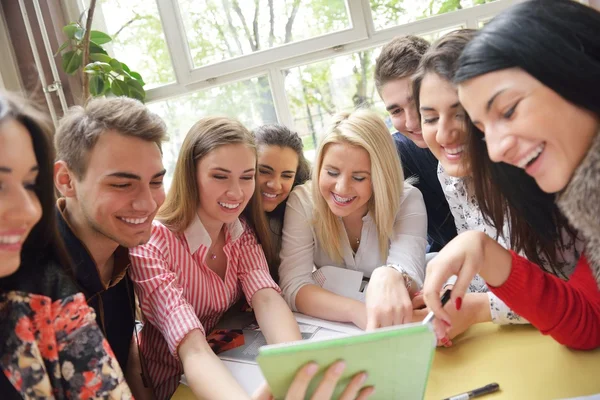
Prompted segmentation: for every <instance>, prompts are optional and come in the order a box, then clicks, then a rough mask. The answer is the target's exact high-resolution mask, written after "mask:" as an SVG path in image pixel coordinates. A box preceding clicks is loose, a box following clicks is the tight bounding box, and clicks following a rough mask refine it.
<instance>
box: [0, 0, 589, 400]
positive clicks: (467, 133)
mask: <svg viewBox="0 0 600 400" xmlns="http://www.w3.org/2000/svg"><path fill="white" fill-rule="evenodd" d="M374 79H375V83H376V87H377V90H378V92H379V94H380V96H381V98H382V100H383V102H384V104H385V106H386V109H387V110H388V111H389V114H390V118H391V121H392V124H393V125H394V127H395V128H396V129H397V130H398V133H396V134H395V135H390V133H389V130H388V128H387V126H386V124H385V123H384V121H383V120H382V119H381V117H379V116H378V114H376V113H375V112H373V111H369V110H366V109H358V110H355V111H353V112H349V113H340V114H337V115H336V116H334V117H333V121H332V123H331V125H330V127H329V128H328V129H327V130H326V131H325V132H323V134H322V136H321V138H320V141H319V144H318V148H317V150H316V156H315V160H314V162H313V163H312V166H311V164H310V163H309V162H308V161H307V160H306V159H305V156H304V153H303V146H302V140H301V139H300V137H299V136H298V135H297V134H296V133H295V132H293V131H292V130H290V129H288V128H287V127H284V126H281V125H276V124H272V125H264V126H261V127H259V128H257V129H255V130H254V131H253V132H251V131H249V130H248V129H247V128H246V127H244V126H243V125H242V124H241V123H240V122H238V121H236V120H235V119H231V118H226V117H205V118H202V119H200V120H199V121H198V122H197V123H196V124H195V125H194V126H192V128H191V129H190V130H189V132H188V133H187V136H186V137H185V139H184V141H183V144H182V145H181V148H180V151H179V156H178V159H177V163H176V166H175V170H174V172H173V180H172V184H171V187H170V188H169V190H168V193H166V194H165V190H164V188H163V179H164V177H165V174H166V171H165V169H164V167H163V163H162V150H161V145H162V143H163V142H164V141H165V140H166V126H165V124H164V122H163V121H162V120H161V119H160V118H159V117H158V116H157V115H155V114H153V113H151V112H150V111H149V110H148V109H147V108H146V107H145V106H144V105H142V104H141V103H139V102H137V101H135V100H132V99H127V98H121V97H113V98H96V99H92V100H90V101H89V102H88V103H87V104H86V105H85V106H84V107H79V106H76V107H73V108H71V109H70V110H69V111H68V112H67V113H66V115H65V116H64V117H63V118H62V119H61V121H60V123H59V126H58V128H57V129H56V132H54V129H53V127H52V125H51V124H50V123H49V122H48V119H47V117H46V116H45V115H44V114H43V113H42V112H40V111H39V110H38V109H37V108H36V107H35V106H33V105H32V104H30V103H29V102H27V101H26V100H24V99H22V98H20V97H17V96H15V95H13V94H8V93H4V94H2V95H1V96H0V321H1V323H0V329H1V336H0V337H1V340H0V347H1V349H2V350H1V355H0V365H1V368H2V371H3V372H4V373H3V374H2V376H0V393H2V394H3V398H8V399H12V398H21V397H24V398H49V397H50V398H52V397H55V398H65V397H70V398H101V397H102V398H106V397H108V398H122V399H126V398H131V397H132V396H133V395H135V396H136V397H138V398H158V399H167V398H170V397H171V396H172V395H173V393H174V392H175V390H176V389H177V386H178V384H179V381H180V378H181V375H182V374H185V376H186V380H187V383H188V385H189V387H190V389H191V390H192V391H193V393H194V394H195V395H196V396H197V397H199V398H214V399H244V398H248V395H247V394H246V393H245V392H244V390H243V389H242V388H241V386H240V385H239V384H238V383H237V382H236V381H235V380H234V378H233V377H232V376H231V374H230V373H229V371H228V370H227V368H226V367H225V365H224V364H223V363H222V362H221V361H220V360H219V358H218V357H217V356H216V355H215V354H214V352H213V351H212V349H211V347H210V346H209V344H208V343H207V339H206V335H207V334H208V333H210V332H211V330H212V329H213V328H214V327H215V326H216V324H217V322H218V321H219V319H220V318H221V317H222V316H223V314H224V313H225V312H226V311H227V310H228V309H230V308H231V307H234V305H235V306H236V307H237V306H238V305H239V303H238V302H239V301H240V300H243V299H245V301H246V302H247V304H248V305H249V306H250V307H251V308H252V310H253V312H254V313H255V317H256V320H257V322H258V324H259V325H260V328H261V330H262V331H263V333H264V335H265V337H266V339H267V342H269V343H282V342H291V341H295V340H300V339H301V335H300V331H299V328H298V325H297V323H296V320H295V318H294V316H293V314H292V311H298V312H301V313H304V314H307V315H311V316H314V317H318V318H322V319H327V320H331V321H340V322H348V323H354V324H355V325H357V326H358V327H360V328H363V329H366V330H372V329H376V328H379V327H386V326H391V325H398V324H404V323H409V322H417V321H421V320H422V319H423V318H424V316H425V315H426V314H427V313H428V312H429V311H433V312H434V313H435V315H436V318H435V319H434V321H433V325H434V329H435V332H436V336H437V337H438V345H439V346H446V347H447V346H451V345H452V339H453V338H454V337H455V336H457V335H459V334H460V333H462V332H464V331H465V330H466V329H467V328H468V327H469V326H471V325H473V324H476V323H480V322H486V321H493V322H495V323H498V324H512V323H530V324H532V325H534V326H535V327H536V328H537V329H539V330H540V331H541V332H542V333H544V334H547V335H550V336H552V337H553V338H554V339H555V340H557V341H558V342H560V343H561V344H564V345H566V346H569V347H572V348H576V349H582V350H586V349H594V348H597V347H599V346H600V291H599V287H600V12H598V11H596V10H594V9H591V8H589V7H587V6H584V5H582V4H579V3H577V2H574V1H570V0H551V1H550V0H531V1H528V2H524V3H520V4H518V5H515V6H513V7H511V8H509V9H508V10H506V11H504V12H502V13H501V14H499V15H498V16H496V17H495V18H494V19H492V20H491V21H490V22H489V23H488V24H487V25H486V26H485V27H483V28H482V29H481V30H479V31H475V30H469V29H462V30H457V31H454V32H451V33H448V34H447V35H445V36H443V37H442V38H440V39H438V40H437V41H436V42H435V43H433V44H432V45H431V46H430V45H429V43H427V42H426V41H425V40H423V39H421V38H419V37H416V36H403V37H398V38H396V39H394V40H392V41H391V42H390V43H388V44H387V45H386V46H384V47H383V49H382V52H381V54H380V55H379V57H378V59H377V65H376V69H375V77H374ZM55 191H56V192H55ZM55 193H59V198H58V200H56V195H55ZM324 266H333V267H339V268H346V269H350V270H355V271H360V272H362V273H363V275H364V277H365V279H368V286H367V288H366V300H365V302H361V301H359V300H356V299H353V298H349V297H345V296H344V295H343V294H338V293H334V292H332V291H329V290H327V289H325V288H323V285H322V279H323V278H322V276H320V275H319V269H320V268H321V267H324ZM426 272H427V273H426ZM448 287H451V288H452V295H451V301H449V302H448V303H447V304H446V305H445V306H442V304H441V302H440V294H441V293H442V292H443V291H444V290H445V289H447V288H448ZM138 305H139V307H138ZM136 320H140V321H142V323H141V324H136ZM344 368H345V364H344V361H343V360H340V361H338V362H336V363H334V364H333V365H331V366H324V365H320V366H319V365H316V364H315V363H309V364H308V365H304V366H302V365H298V373H297V375H296V378H295V379H294V381H293V383H292V385H291V386H290V388H289V389H288V395H287V397H286V398H287V399H301V398H304V397H305V393H306V390H307V387H308V385H309V384H310V382H311V380H312V379H313V378H314V377H315V376H316V375H317V373H318V372H319V371H322V372H323V374H322V375H321V379H320V382H319V384H318V386H317V389H316V391H315V392H314V394H313V396H312V399H314V400H321V399H329V398H331V396H332V393H333V389H334V387H335V385H336V384H337V381H338V379H339V378H340V376H341V375H342V373H343V371H344ZM368 374H369V371H364V372H361V373H359V374H357V375H355V376H354V377H353V378H352V379H351V380H350V382H349V383H348V384H347V386H346V388H345V390H344V393H343V394H342V396H341V399H343V400H348V399H356V398H357V399H365V398H368V397H369V396H371V395H372V394H373V393H375V391H376V389H377V388H375V387H372V386H370V385H369V384H368ZM6 396H8V397H6ZM252 398H254V399H271V398H272V397H271V394H270V391H269V388H268V386H267V385H266V384H265V385H263V386H262V387H261V388H260V389H258V391H257V392H256V393H255V394H254V395H253V396H252Z"/></svg>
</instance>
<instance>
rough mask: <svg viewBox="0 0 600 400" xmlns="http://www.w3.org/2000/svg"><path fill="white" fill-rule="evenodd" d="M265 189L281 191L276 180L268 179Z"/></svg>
mask: <svg viewBox="0 0 600 400" xmlns="http://www.w3.org/2000/svg"><path fill="white" fill-rule="evenodd" d="M267 187H268V188H269V189H271V190H274V191H276V192H278V191H280V190H281V182H279V179H278V178H273V179H269V180H268V181H267Z"/></svg>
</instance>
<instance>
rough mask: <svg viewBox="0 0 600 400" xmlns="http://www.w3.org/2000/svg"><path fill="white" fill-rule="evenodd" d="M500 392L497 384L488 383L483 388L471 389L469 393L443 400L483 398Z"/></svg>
mask: <svg viewBox="0 0 600 400" xmlns="http://www.w3.org/2000/svg"><path fill="white" fill-rule="evenodd" d="M498 390H500V385H498V384H497V383H490V384H489V385H485V386H484V387H480V388H477V389H473V390H471V391H468V392H465V393H461V394H457V395H456V396H452V397H446V398H445V399H444V400H468V399H472V398H474V397H479V396H485V395H486V394H490V393H494V392H497V391H498Z"/></svg>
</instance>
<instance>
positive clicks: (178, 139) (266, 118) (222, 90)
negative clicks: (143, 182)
mask: <svg viewBox="0 0 600 400" xmlns="http://www.w3.org/2000/svg"><path fill="white" fill-rule="evenodd" d="M148 108H149V109H150V110H151V111H153V112H155V113H156V114H158V115H160V116H161V117H162V118H163V119H164V120H165V123H166V124H167V129H168V133H169V142H168V143H166V144H165V145H164V147H163V162H164V164H165V168H166V169H167V177H166V180H165V182H166V183H165V184H166V186H168V184H169V183H170V181H171V177H172V176H173V171H174V170H175V164H176V162H177V154H178V153H179V148H180V147H181V144H182V143H183V139H184V138H185V135H186V134H187V133H188V131H189V129H190V128H191V127H192V125H194V124H195V123H196V122H197V121H198V120H199V119H200V118H202V117H204V116H208V115H226V116H229V117H232V118H237V119H238V120H240V121H241V122H242V123H243V124H244V125H245V126H246V127H248V128H249V129H253V128H255V127H257V126H259V125H262V124H266V123H273V122H277V116H276V114H275V107H274V106H273V96H272V95H271V89H270V88H269V80H268V79H267V77H266V76H258V77H255V78H251V79H246V80H243V81H239V82H233V83H229V84H227V85H222V86H217V87H213V88H210V89H206V90H202V91H198V92H194V93H191V94H187V95H185V96H180V97H176V98H173V99H168V100H164V101H159V102H156V103H151V104H149V105H148Z"/></svg>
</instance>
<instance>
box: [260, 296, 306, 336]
mask: <svg viewBox="0 0 600 400" xmlns="http://www.w3.org/2000/svg"><path fill="white" fill-rule="evenodd" d="M252 308H253V309H254V315H255V316H256V320H257V322H258V325H259V326H260V328H261V330H262V331H263V333H264V335H265V338H266V339H267V343H270V344H271V343H283V342H293V341H295V340H301V339H302V335H301V334H300V330H299V329H298V323H297V322H296V319H295V318H294V316H293V315H292V313H291V312H290V309H289V307H288V306H287V304H286V303H285V301H284V300H283V298H282V297H281V296H280V295H279V293H277V291H275V290H273V289H272V288H265V289H260V290H258V291H257V292H256V293H254V296H252Z"/></svg>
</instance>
